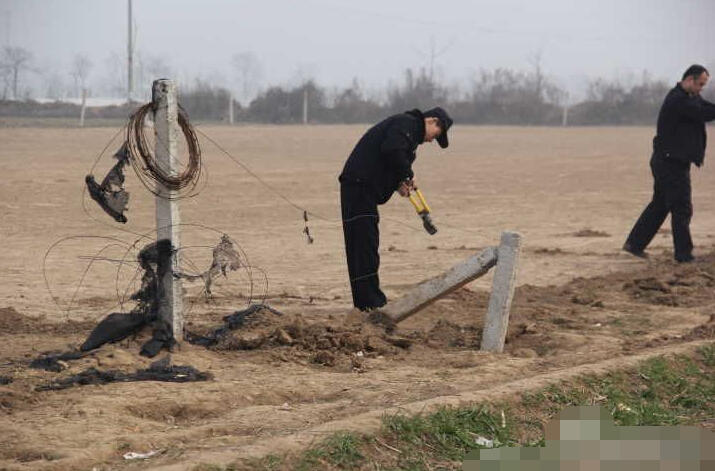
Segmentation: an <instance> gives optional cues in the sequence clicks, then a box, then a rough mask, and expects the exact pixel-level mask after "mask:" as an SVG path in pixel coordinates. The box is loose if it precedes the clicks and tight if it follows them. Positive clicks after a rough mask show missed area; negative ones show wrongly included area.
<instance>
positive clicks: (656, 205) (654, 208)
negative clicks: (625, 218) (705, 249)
mask: <svg viewBox="0 0 715 471" xmlns="http://www.w3.org/2000/svg"><path fill="white" fill-rule="evenodd" d="M650 168H651V170H652V172H653V179H654V180H655V182H654V184H653V199H652V200H651V202H650V203H649V204H648V206H646V208H645V209H644V210H643V213H642V214H641V216H640V217H639V218H638V221H636V224H635V226H633V229H632V230H631V233H630V234H629V235H628V239H627V240H626V243H627V244H629V245H630V248H631V249H632V250H633V251H637V252H639V251H642V250H644V249H645V248H646V247H647V246H648V244H649V243H650V242H651V240H653V237H655V234H656V232H658V229H660V226H661V225H662V224H663V221H665V218H666V217H667V216H668V213H670V222H671V227H672V231H673V246H674V248H675V259H676V260H686V259H688V258H689V257H690V256H691V255H692V252H693V240H692V239H691V237H690V219H691V218H692V216H693V203H692V196H691V193H692V191H691V187H690V162H683V161H680V160H676V159H673V158H666V157H665V156H663V155H662V154H658V153H654V154H653V156H652V157H651V159H650Z"/></svg>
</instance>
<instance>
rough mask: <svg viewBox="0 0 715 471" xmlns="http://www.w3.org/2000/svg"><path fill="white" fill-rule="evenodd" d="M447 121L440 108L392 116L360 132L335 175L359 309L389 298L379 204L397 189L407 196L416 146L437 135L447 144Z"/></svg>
mask: <svg viewBox="0 0 715 471" xmlns="http://www.w3.org/2000/svg"><path fill="white" fill-rule="evenodd" d="M451 125H452V119H451V118H450V117H449V115H448V114H447V112H446V111H444V110H443V109H442V108H439V107H438V108H433V109H431V110H428V111H425V112H424V113H422V112H420V111H419V110H412V111H407V112H405V113H401V114H397V115H394V116H390V117H389V118H387V119H385V120H383V121H381V122H380V123H378V124H376V125H375V126H373V127H372V128H370V129H369V130H368V131H367V132H366V133H365V135H363V136H362V138H361V139H360V141H359V142H358V143H357V145H356V146H355V148H354V149H353V151H352V153H351V154H350V157H349V158H348V160H347V162H346V163H345V167H344V168H343V171H342V173H341V174H340V177H339V180H340V204H341V208H342V216H343V234H344V236H345V253H346V255H347V260H348V273H349V275H350V287H351V289H352V294H353V304H354V305H355V307H357V308H358V309H360V310H361V311H370V310H372V309H376V308H379V307H382V306H384V305H385V303H386V302H387V300H386V298H385V295H384V293H383V292H382V290H381V289H380V280H379V277H378V268H379V266H380V255H379V253H378V247H379V243H380V234H379V230H378V222H379V215H378V212H377V205H379V204H385V203H386V202H387V200H389V199H390V197H391V196H392V193H394V192H395V191H397V192H398V193H399V194H400V195H401V196H409V194H410V191H411V190H412V189H413V188H415V182H414V173H413V172H412V162H414V161H415V157H416V156H415V150H416V149H417V146H418V145H420V144H422V143H423V142H432V140H434V139H437V142H438V143H439V145H440V147H442V148H445V147H447V146H448V145H449V141H448V140H447V130H448V129H449V127H450V126H451Z"/></svg>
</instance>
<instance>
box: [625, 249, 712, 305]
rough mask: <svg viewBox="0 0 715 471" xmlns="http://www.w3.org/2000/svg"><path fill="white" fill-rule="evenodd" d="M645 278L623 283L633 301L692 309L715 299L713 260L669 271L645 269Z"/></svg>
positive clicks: (704, 258) (674, 267)
mask: <svg viewBox="0 0 715 471" xmlns="http://www.w3.org/2000/svg"><path fill="white" fill-rule="evenodd" d="M647 274H648V276H644V277H638V278H635V279H633V280H630V281H626V282H625V284H624V285H623V291H625V292H626V293H628V294H629V295H630V296H631V297H632V298H633V299H635V300H638V301H641V302H645V303H649V304H660V305H665V306H682V307H692V306H699V305H702V304H704V303H707V302H712V301H714V300H715V297H713V288H714V287H715V258H713V255H708V256H706V257H703V258H702V259H698V261H697V262H696V263H694V264H687V265H684V264H675V265H673V268H672V270H657V269H654V268H651V269H650V270H648V273H647Z"/></svg>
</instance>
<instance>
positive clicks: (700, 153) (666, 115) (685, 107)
mask: <svg viewBox="0 0 715 471" xmlns="http://www.w3.org/2000/svg"><path fill="white" fill-rule="evenodd" d="M713 119H715V104H713V103H710V102H709V101H706V100H703V99H702V98H701V97H700V96H690V95H688V93H687V92H686V91H685V90H683V88H682V87H681V86H680V84H677V85H676V86H675V87H673V89H672V90H670V92H668V95H666V97H665V100H663V105H662V106H661V107H660V112H659V113H658V130H657V135H656V136H655V138H654V139H653V151H654V152H656V153H659V154H662V155H665V156H666V157H668V158H674V159H678V160H681V161H684V162H692V163H694V164H695V165H697V166H698V167H700V166H701V165H702V164H703V159H704V158H705V145H706V144H707V135H706V134H705V123H706V122H707V121H712V120H713Z"/></svg>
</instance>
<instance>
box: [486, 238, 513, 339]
mask: <svg viewBox="0 0 715 471" xmlns="http://www.w3.org/2000/svg"><path fill="white" fill-rule="evenodd" d="M520 249H521V235H519V234H517V233H516V232H503V233H502V235H501V243H500V244H499V248H498V252H497V267H496V269H495V270H494V280H493V282H492V293H491V295H490V296H489V307H488V309H487V317H486V319H485V321H484V332H483V334H482V350H483V351H488V352H501V351H503V350H504V341H505V339H506V332H507V328H508V327H509V310H510V309H511V301H512V298H513V297H514V287H515V282H516V267H517V264H518V262H519V251H520Z"/></svg>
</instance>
